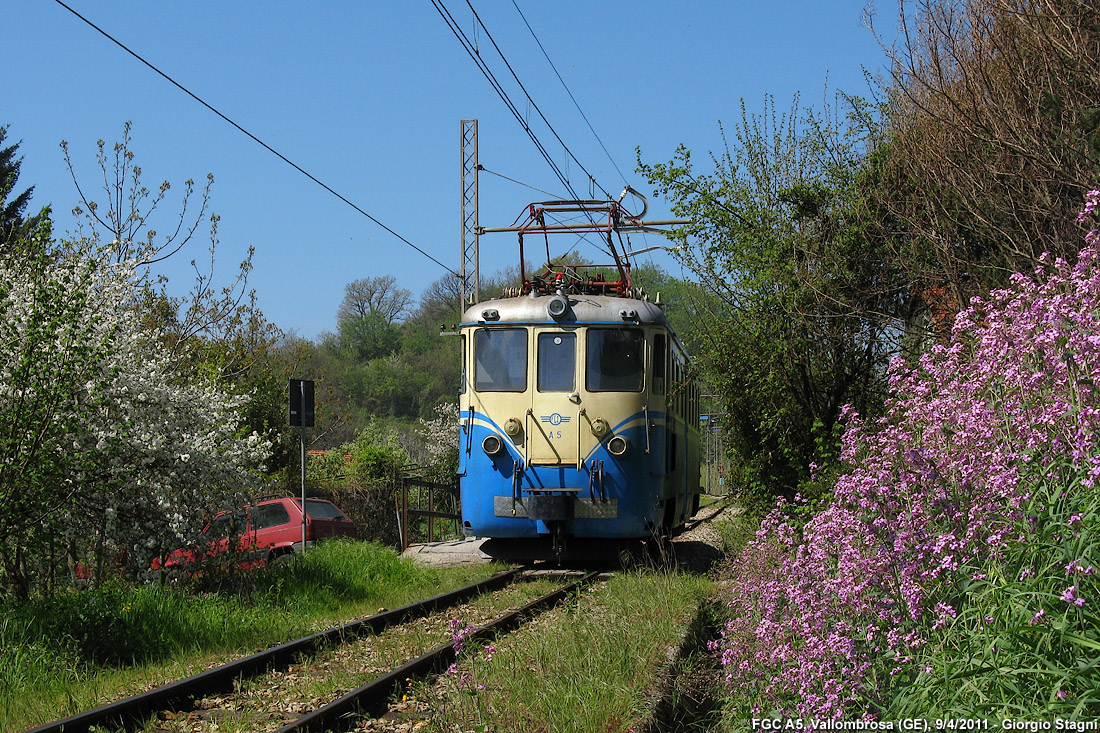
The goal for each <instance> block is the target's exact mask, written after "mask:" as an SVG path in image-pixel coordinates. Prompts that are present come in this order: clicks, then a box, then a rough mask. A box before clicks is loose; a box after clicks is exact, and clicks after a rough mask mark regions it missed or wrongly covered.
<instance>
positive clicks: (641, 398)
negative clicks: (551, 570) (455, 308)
mask: <svg viewBox="0 0 1100 733" xmlns="http://www.w3.org/2000/svg"><path fill="white" fill-rule="evenodd" d="M461 339H462V352H463V365H464V369H463V372H464V378H463V382H464V385H463V391H462V395H461V398H460V408H461V415H460V418H461V419H460V436H459V438H460V444H459V454H460V466H459V475H460V485H461V499H462V517H463V523H464V527H465V530H466V533H467V534H470V535H475V536H479V537H490V538H497V539H506V538H512V539H524V538H526V539H531V540H535V539H539V538H542V539H544V540H549V541H550V542H551V544H552V547H553V551H554V552H555V553H556V554H558V555H559V556H561V554H562V553H563V551H564V545H565V542H566V540H567V539H568V538H599V539H622V538H640V537H647V536H651V535H653V534H654V533H655V532H656V531H657V530H659V529H660V528H661V527H667V526H670V525H672V524H675V523H677V522H679V521H682V520H683V518H685V517H686V516H687V515H689V514H690V506H691V502H692V498H693V496H692V493H693V492H697V491H698V481H697V480H696V481H695V482H694V486H693V484H692V481H691V480H690V476H691V471H692V469H691V467H690V465H688V463H690V462H688V461H684V460H677V455H676V453H677V450H678V440H677V435H678V434H680V433H682V432H683V431H684V430H685V429H686V428H687V424H686V422H683V420H682V419H681V418H677V416H676V415H675V414H674V412H675V411H673V413H670V412H669V410H668V409H667V408H668V404H669V400H670V391H671V390H672V384H671V381H672V380H671V379H670V372H671V371H673V369H674V368H675V359H674V358H673V356H674V355H673V354H672V353H671V352H672V351H673V349H674V348H675V349H676V350H677V352H678V345H676V344H674V339H673V338H672V337H671V334H670V333H669V330H668V323H667V320H666V318H665V315H664V313H663V312H662V310H661V308H660V307H659V306H658V305H656V304H654V303H651V302H649V301H647V300H641V299H636V298H622V297H614V296H606V295H563V294H560V293H559V294H556V295H542V296H539V295H526V296H519V297H511V298H500V299H497V300H490V301H485V302H482V303H479V304H477V305H475V306H473V307H471V308H469V309H468V310H467V311H466V312H465V314H464V316H463V323H462V326H461ZM677 420H680V424H679V425H677ZM686 447H687V446H686V443H685V442H684V441H683V440H682V439H681V440H680V444H679V451H680V452H681V456H682V455H683V454H686V453H687V451H686ZM695 474H696V479H697V475H698V466H697V465H696V467H695Z"/></svg>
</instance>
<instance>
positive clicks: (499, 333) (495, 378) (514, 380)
mask: <svg viewBox="0 0 1100 733" xmlns="http://www.w3.org/2000/svg"><path fill="white" fill-rule="evenodd" d="M474 389H476V390H477V391H479V392H524V391H526V390H527V331H525V330H524V329H522V328H500V329H496V328H493V329H489V328H483V329H481V330H479V331H478V332H477V335H476V336H475V337H474Z"/></svg>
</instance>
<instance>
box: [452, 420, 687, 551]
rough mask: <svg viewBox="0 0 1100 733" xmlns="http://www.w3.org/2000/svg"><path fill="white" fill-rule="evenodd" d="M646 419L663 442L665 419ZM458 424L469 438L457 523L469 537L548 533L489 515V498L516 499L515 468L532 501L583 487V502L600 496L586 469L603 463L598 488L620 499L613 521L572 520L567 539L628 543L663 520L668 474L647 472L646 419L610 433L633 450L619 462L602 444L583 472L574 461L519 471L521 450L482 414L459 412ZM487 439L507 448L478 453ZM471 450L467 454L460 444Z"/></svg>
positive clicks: (540, 526)
mask: <svg viewBox="0 0 1100 733" xmlns="http://www.w3.org/2000/svg"><path fill="white" fill-rule="evenodd" d="M649 417H650V420H652V421H654V422H656V423H657V426H656V427H655V429H654V430H653V431H652V433H651V435H650V439H651V440H653V439H655V437H656V436H657V435H660V436H661V439H662V440H663V436H664V419H665V415H664V413H650V416H649ZM462 418H464V419H463V423H464V424H465V425H466V428H464V429H466V430H469V431H470V435H469V436H466V435H462V436H461V440H462V443H461V445H462V446H463V449H462V451H461V453H460V455H461V465H460V469H459V472H460V475H461V477H462V478H461V482H460V486H461V494H462V518H463V521H464V522H466V523H468V528H467V532H468V533H471V534H475V535H478V536H489V537H536V536H538V535H539V534H546V533H547V531H548V530H547V528H546V526H545V524H544V523H543V522H541V521H538V520H531V519H527V518H526V517H497V516H495V515H494V499H495V497H498V496H503V497H511V496H512V495H513V486H514V484H513V481H514V477H513V472H514V470H515V469H516V468H517V467H518V469H519V488H520V494H519V495H520V496H521V497H524V496H529V495H530V494H529V493H528V490H530V489H542V490H546V489H550V490H554V489H582V491H581V492H580V495H581V497H583V498H588V497H589V496H590V495H591V494H592V492H594V493H595V496H596V497H597V498H599V496H600V495H599V489H598V487H592V490H591V491H590V486H591V484H590V468H589V467H590V465H591V462H592V461H594V460H595V461H597V462H598V461H602V462H603V469H604V474H603V480H604V481H603V486H604V492H605V494H606V496H607V497H608V498H609V499H615V500H616V501H617V516H616V517H615V518H614V519H610V518H603V519H572V520H569V525H570V534H572V535H573V536H576V537H600V538H626V537H645V536H648V535H649V534H651V532H652V528H653V526H654V525H656V524H659V523H660V520H661V516H660V513H661V506H660V502H661V500H662V499H663V498H664V495H665V480H666V477H665V476H661V475H655V474H653V473H652V472H651V470H650V468H651V467H650V459H651V456H650V455H648V454H646V453H645V450H644V448H645V445H646V434H645V414H644V412H641V411H639V412H637V413H635V414H633V415H630V416H629V417H627V418H625V419H623V420H621V421H620V422H619V423H618V424H617V425H615V426H614V427H613V428H612V431H611V432H612V434H614V435H620V436H622V437H625V438H626V439H627V441H629V446H630V448H629V449H628V452H627V454H626V455H624V456H621V457H618V456H614V455H612V454H611V453H610V452H608V450H607V448H606V444H605V443H604V442H600V443H599V444H597V445H596V446H595V447H594V448H593V449H592V450H591V451H589V452H588V454H587V455H586V456H585V458H584V462H583V463H584V468H582V469H580V470H578V469H577V466H576V463H570V462H566V463H562V464H558V465H527V466H525V465H523V463H524V459H523V452H522V450H520V449H519V447H518V446H516V445H515V443H513V442H512V441H511V440H509V439H508V437H507V436H506V435H505V434H504V431H503V430H502V429H501V428H500V427H499V426H498V425H497V424H496V423H495V422H494V421H493V420H492V419H491V418H489V417H488V416H487V415H485V414H483V413H479V412H477V411H475V410H467V411H464V412H463V413H462ZM490 434H493V435H497V436H498V437H500V438H501V439H502V440H503V441H504V444H505V450H504V451H502V452H501V453H500V454H498V455H496V456H489V455H486V454H485V453H484V451H482V450H481V449H480V446H481V441H482V440H484V438H485V437H486V436H488V435H490ZM466 445H469V447H470V451H469V452H468V453H467V452H466V450H465V446H466Z"/></svg>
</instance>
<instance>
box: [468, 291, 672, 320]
mask: <svg viewBox="0 0 1100 733" xmlns="http://www.w3.org/2000/svg"><path fill="white" fill-rule="evenodd" d="M555 299H557V300H559V301H560V300H561V299H564V300H565V301H566V304H567V307H566V308H565V312H564V313H563V314H562V315H561V316H559V317H557V318H554V317H553V316H552V315H551V310H550V308H551V302H552V301H554V300H555ZM479 323H480V324H494V323H513V324H528V325H530V324H543V323H545V324H554V323H559V324H562V325H576V326H583V325H589V324H614V325H624V324H635V325H646V326H664V327H666V328H668V327H669V323H668V319H667V318H666V317H665V313H664V311H663V310H662V309H661V306H660V305H659V304H658V303H654V302H653V301H650V300H646V299H639V298H620V297H615V296H610V295H581V294H570V293H566V294H561V295H537V294H534V293H532V294H530V295H520V296H516V297H506V298H494V299H492V300H484V301H482V302H480V303H477V304H475V305H472V306H470V307H469V308H467V309H466V311H465V312H464V313H463V314H462V325H463V326H472V325H476V324H479Z"/></svg>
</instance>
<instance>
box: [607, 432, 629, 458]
mask: <svg viewBox="0 0 1100 733" xmlns="http://www.w3.org/2000/svg"><path fill="white" fill-rule="evenodd" d="M629 447H630V443H628V442H627V440H626V438H624V437H623V436H621V435H616V436H615V437H614V438H612V439H611V440H609V441H607V450H608V452H610V453H611V455H613V456H621V455H623V454H624V453H626V449H627V448H629Z"/></svg>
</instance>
